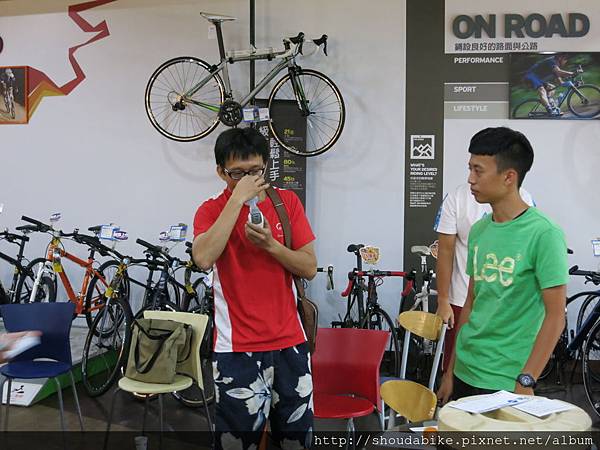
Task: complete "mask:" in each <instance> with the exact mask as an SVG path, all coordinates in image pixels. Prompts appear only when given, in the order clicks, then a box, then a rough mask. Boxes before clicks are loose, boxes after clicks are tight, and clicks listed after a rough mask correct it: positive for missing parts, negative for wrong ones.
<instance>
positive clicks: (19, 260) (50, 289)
mask: <svg viewBox="0 0 600 450" xmlns="http://www.w3.org/2000/svg"><path fill="white" fill-rule="evenodd" d="M16 229H17V231H21V232H22V233H23V234H15V233H11V232H9V231H8V230H4V231H2V232H0V241H6V242H8V243H11V244H15V245H17V246H18V247H19V251H18V252H17V256H16V257H14V258H13V257H12V256H10V255H7V254H6V253H3V252H0V259H2V260H4V261H6V262H8V263H9V264H10V265H12V266H14V270H13V276H12V281H11V284H10V287H9V288H8V290H6V289H5V287H4V285H3V284H2V281H1V280H0V304H6V303H27V302H29V300H30V298H31V286H32V285H33V281H34V278H35V274H33V273H27V271H26V270H25V268H26V267H27V266H28V265H29V264H30V261H29V260H28V259H27V258H25V257H24V256H23V253H24V252H25V245H26V244H27V242H28V241H29V236H27V234H29V233H31V232H33V231H36V230H37V229H36V227H35V226H33V225H23V226H20V227H17V228H16ZM42 259H43V258H42ZM23 274H25V275H24V276H26V277H27V278H28V282H27V283H25V284H26V285H27V286H28V288H25V289H22V290H21V293H20V295H17V285H18V284H19V279H20V278H21V276H23ZM55 292H56V286H55V284H54V283H53V282H52V281H51V280H44V282H43V283H42V284H41V286H40V288H39V290H38V295H36V301H39V300H41V299H43V298H47V297H54V293H55Z"/></svg>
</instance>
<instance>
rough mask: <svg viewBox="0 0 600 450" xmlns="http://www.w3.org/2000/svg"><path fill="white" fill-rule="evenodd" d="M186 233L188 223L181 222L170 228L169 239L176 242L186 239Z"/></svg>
mask: <svg viewBox="0 0 600 450" xmlns="http://www.w3.org/2000/svg"><path fill="white" fill-rule="evenodd" d="M186 234H187V225H186V224H185V223H180V224H179V225H171V228H169V239H168V240H170V241H175V242H181V241H185V236H186Z"/></svg>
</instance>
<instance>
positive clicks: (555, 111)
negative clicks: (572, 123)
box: [547, 107, 563, 117]
mask: <svg viewBox="0 0 600 450" xmlns="http://www.w3.org/2000/svg"><path fill="white" fill-rule="evenodd" d="M547 111H548V115H549V116H550V117H560V116H562V115H563V113H562V112H561V110H560V109H559V108H556V107H554V108H548V109H547Z"/></svg>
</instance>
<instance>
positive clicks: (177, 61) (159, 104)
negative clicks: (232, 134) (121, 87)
mask: <svg viewBox="0 0 600 450" xmlns="http://www.w3.org/2000/svg"><path fill="white" fill-rule="evenodd" d="M192 72H193V74H192ZM211 73H212V76H211V78H210V79H209V81H208V82H207V83H206V84H205V85H204V86H203V87H202V88H201V89H200V90H199V91H198V92H196V93H195V94H194V95H193V96H192V100H193V101H195V102H200V103H203V104H206V105H210V106H212V107H217V108H218V107H220V106H221V104H222V103H223V101H224V100H225V85H224V83H223V80H222V79H221V77H220V76H219V74H218V73H216V72H215V73H213V71H212V66H211V65H210V64H208V63H207V62H205V61H203V60H201V59H198V58H194V57H192V56H180V57H177V58H173V59H170V60H169V61H166V62H164V63H163V64H162V65H161V66H160V67H159V68H158V69H156V70H155V71H154V73H153V74H152V76H151V77H150V79H149V80H148V84H147V85H146V93H145V96H144V98H145V105H146V114H147V115H148V118H149V119H150V123H152V126H153V127H154V128H156V130H157V131H158V132H159V133H161V134H162V135H163V136H165V137H167V138H169V139H172V140H174V141H179V142H190V141H195V140H197V139H201V138H203V137H205V136H206V135H208V134H210V133H211V132H212V131H213V130H214V129H215V128H216V127H217V125H218V124H219V111H218V109H217V110H216V111H212V110H211V109H209V108H208V107H200V106H199V105H197V104H194V103H191V102H188V103H184V104H182V107H183V109H181V110H175V109H173V108H174V106H173V105H175V104H176V103H177V100H178V99H179V100H180V99H181V96H182V95H183V94H184V93H185V92H187V91H189V90H190V89H191V88H192V87H194V86H195V85H196V84H197V83H199V82H200V81H201V80H202V79H203V78H205V77H207V76H209V75H210V74H211ZM188 76H191V77H192V78H191V79H188ZM182 121H185V127H186V130H184V131H186V132H182V129H181V126H182ZM171 125H173V127H171ZM188 126H189V128H188ZM171 128H172V129H171ZM175 128H177V130H176V129H175Z"/></svg>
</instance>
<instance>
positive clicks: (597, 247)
mask: <svg viewBox="0 0 600 450" xmlns="http://www.w3.org/2000/svg"><path fill="white" fill-rule="evenodd" d="M592 249H593V251H594V256H600V238H598V239H593V240H592Z"/></svg>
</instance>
